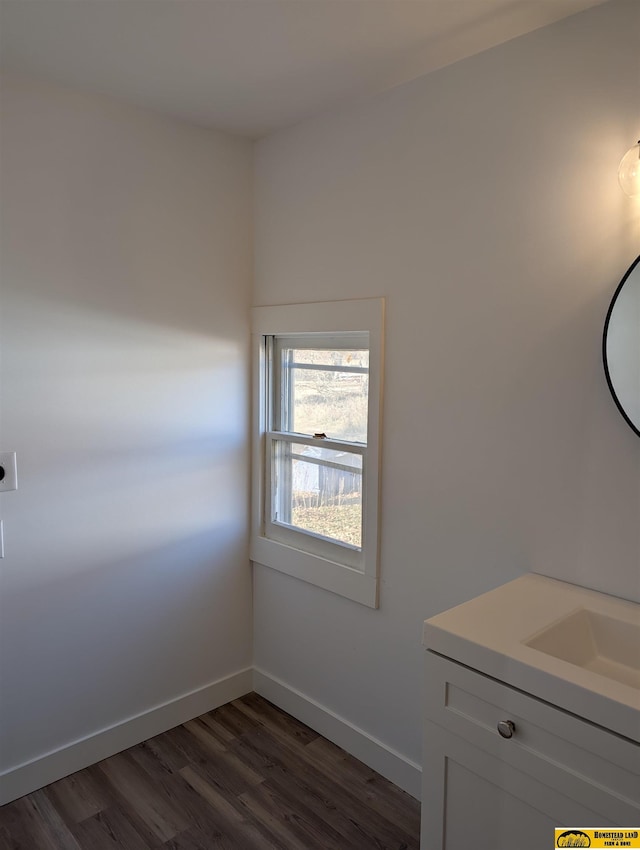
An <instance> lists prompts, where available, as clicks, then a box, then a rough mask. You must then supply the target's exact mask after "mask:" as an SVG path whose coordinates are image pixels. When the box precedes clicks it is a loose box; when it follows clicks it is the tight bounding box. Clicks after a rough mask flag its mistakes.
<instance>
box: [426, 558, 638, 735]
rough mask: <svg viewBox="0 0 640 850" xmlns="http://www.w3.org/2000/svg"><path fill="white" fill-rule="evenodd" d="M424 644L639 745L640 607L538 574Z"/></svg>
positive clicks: (460, 616) (462, 608)
mask: <svg viewBox="0 0 640 850" xmlns="http://www.w3.org/2000/svg"><path fill="white" fill-rule="evenodd" d="M423 642H424V645H425V646H426V647H427V648H428V649H430V650H431V651H432V652H437V653H439V654H440V655H444V656H445V657H447V658H452V659H454V660H455V661H458V662H459V663H461V664H465V665H466V666H467V667H471V668H473V669H474V670H479V671H480V672H481V673H485V674H486V675H487V676H490V677H492V678H493V679H497V680H498V681H508V682H509V684H511V685H512V686H513V687H515V688H519V689H520V690H522V691H524V692H525V693H529V694H532V695H533V696H535V697H538V698H539V699H541V700H544V701H545V702H548V703H550V704H551V705H557V706H559V707H560V708H563V709H564V710H565V711H570V712H571V713H573V714H576V715H578V716H579V717H582V718H584V719H585V720H590V721H591V722H592V723H595V724H597V725H598V726H603V727H604V728H606V729H609V730H611V731H612V732H616V733H618V734H619V735H623V736H624V737H625V738H629V739H631V740H632V741H636V742H638V743H640V604H639V603H638V602H631V601H629V600H624V599H616V598H615V597H613V596H607V595H606V594H604V593H598V592H597V591H595V590H588V589H587V588H584V587H577V586H576V585H573V584H567V583H566V582H562V581H557V580H556V579H551V578H547V577H546V576H541V575H536V574H535V573H533V574H529V575H525V576H521V577H520V578H517V579H514V581H511V582H509V583H508V584H503V585H502V586H501V587H497V588H495V590H490V591H489V592H488V593H484V594H483V595H482V596H477V597H476V598H475V599H471V600H469V602H464V603H463V604H462V605H458V606H457V607H456V608H451V609H449V610H448V611H443V612H442V614H437V615H436V616H435V617H431V618H430V619H429V620H427V621H426V622H425V624H424V633H423Z"/></svg>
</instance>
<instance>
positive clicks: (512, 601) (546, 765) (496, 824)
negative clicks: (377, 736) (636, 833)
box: [420, 574, 640, 850]
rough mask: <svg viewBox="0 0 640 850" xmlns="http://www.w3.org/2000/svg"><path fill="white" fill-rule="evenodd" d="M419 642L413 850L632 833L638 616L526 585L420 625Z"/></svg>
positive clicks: (635, 822) (549, 582) (546, 843)
mask: <svg viewBox="0 0 640 850" xmlns="http://www.w3.org/2000/svg"><path fill="white" fill-rule="evenodd" d="M600 627H602V629H601V633H597V634H596V633H594V634H591V632H590V629H592V628H593V629H598V628H600ZM541 636H543V637H542V638H541ZM423 644H424V647H425V649H426V652H425V668H426V687H425V700H426V704H425V732H424V754H423V791H422V834H421V845H420V846H421V850H467V848H474V850H546V848H552V847H554V845H555V835H554V829H555V828H557V827H564V828H567V829H579V828H580V827H583V828H591V829H593V828H597V827H631V828H634V829H635V828H640V605H638V604H637V603H634V602H629V601H625V600H619V599H614V598H613V597H608V596H606V594H600V593H597V592H595V591H591V590H587V589H585V588H578V587H575V586H573V585H568V584H566V583H565V582H559V581H556V580H554V579H549V578H546V577H544V576H539V575H535V574H530V575H528V576H522V577H521V578H519V579H516V580H515V581H513V582H510V583H509V584H506V585H503V586H502V587H499V588H496V589H495V590H493V591H490V592H489V593H486V594H484V595H483V596H479V597H477V598H475V599H472V600H470V601H469V602H466V603H464V604H463V605H459V606H457V607H456V608H452V609H450V610H448V611H445V612H443V613H442V614H438V615H437V616H435V617H432V618H430V619H429V620H426V621H425V624H424V634H423Z"/></svg>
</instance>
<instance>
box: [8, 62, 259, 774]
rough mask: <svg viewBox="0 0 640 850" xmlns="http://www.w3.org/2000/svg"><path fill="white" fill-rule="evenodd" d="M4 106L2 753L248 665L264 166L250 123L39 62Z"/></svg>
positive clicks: (148, 705)
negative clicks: (259, 176)
mask: <svg viewBox="0 0 640 850" xmlns="http://www.w3.org/2000/svg"><path fill="white" fill-rule="evenodd" d="M2 111H3V120H2V158H1V163H0V164H1V166H2V212H3V218H2V239H3V241H2V370H3V371H2V435H1V448H2V449H3V450H15V451H17V453H18V472H19V485H20V486H19V490H18V491H16V492H13V493H4V494H2V497H1V507H2V512H3V516H4V525H5V547H6V557H5V559H4V560H3V561H0V580H1V585H0V593H1V596H0V604H1V628H2V634H1V652H2V656H1V662H2V687H1V688H0V698H1V699H2V706H1V717H2V722H1V724H0V730H1V736H2V737H1V738H0V753H1V754H2V766H1V767H0V770H2V769H4V770H10V769H11V768H13V767H14V766H16V765H19V764H21V763H23V762H27V761H29V760H31V759H35V758H38V757H39V756H41V755H42V754H44V753H46V752H47V751H49V750H53V749H55V748H58V747H64V746H65V745H67V744H68V743H69V742H71V741H74V740H76V739H79V738H82V737H83V736H86V735H92V734H94V733H95V732H97V731H99V730H102V729H103V728H104V727H108V726H110V725H112V724H116V723H119V722H121V721H123V720H125V719H127V718H129V717H131V716H132V715H135V714H138V713H140V712H147V711H148V710H150V709H152V708H154V707H155V706H158V705H160V704H162V703H165V702H167V701H171V700H175V699H176V698H179V697H181V696H183V695H184V694H186V693H188V692H191V691H194V690H198V689H201V688H203V687H205V686H207V685H209V684H210V683H212V682H215V681H216V680H218V679H221V678H224V677H227V676H230V675H232V674H235V673H236V672H237V671H239V670H242V669H243V668H246V667H247V666H250V665H251V587H250V567H249V564H248V554H247V506H248V496H247V483H248V474H247V461H248V443H247V440H248V436H247V429H248V304H249V286H250V275H251V251H250V204H251V179H252V178H251V171H252V169H251V147H250V145H249V144H248V143H247V142H245V141H237V140H233V139H231V138H228V137H226V136H224V135H222V134H216V133H213V132H207V131H204V130H199V129H195V128H190V127H188V126H186V125H181V124H179V123H176V122H172V121H169V120H165V119H163V118H160V117H157V116H155V115H153V114H151V113H145V112H143V111H140V110H136V109H133V108H129V107H126V106H121V105H118V104H116V103H112V102H110V101H108V100H105V99H102V98H99V97H91V96H86V95H82V94H78V93H72V92H67V91H64V90H61V89H57V88H54V87H49V86H46V85H42V84H38V83H35V82H29V81H27V80H17V79H14V80H12V81H11V80H10V81H7V82H6V84H5V86H4V89H3V93H2ZM247 681H250V680H249V679H247ZM209 707H211V706H209ZM183 719H184V718H183ZM175 722H178V721H176V720H175V719H174V721H173V723H169V725H174V723H175ZM143 726H144V724H143ZM140 737H144V728H142V731H141V732H140Z"/></svg>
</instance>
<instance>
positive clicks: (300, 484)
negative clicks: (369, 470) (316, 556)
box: [272, 440, 362, 548]
mask: <svg viewBox="0 0 640 850" xmlns="http://www.w3.org/2000/svg"><path fill="white" fill-rule="evenodd" d="M274 445H275V452H274V459H273V463H274V473H275V475H274V478H275V494H274V496H275V498H274V499H273V511H272V513H273V516H272V520H274V521H276V522H280V523H284V524H286V525H290V526H293V527H295V528H299V529H302V530H304V531H310V532H313V533H314V534H320V535H321V536H323V537H328V538H330V539H331V540H336V541H338V542H340V543H348V544H350V545H351V546H356V547H358V548H361V546H362V455H358V454H353V453H352V452H340V451H334V450H332V449H324V448H322V446H306V445H301V444H298V443H289V442H286V441H284V440H283V441H276V442H275V444H274Z"/></svg>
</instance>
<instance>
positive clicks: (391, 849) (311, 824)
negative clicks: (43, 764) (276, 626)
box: [0, 694, 420, 850]
mask: <svg viewBox="0 0 640 850" xmlns="http://www.w3.org/2000/svg"><path fill="white" fill-rule="evenodd" d="M419 821H420V804H419V803H418V802H417V801H416V800H414V799H413V798H412V797H410V796H409V795H408V794H406V793H405V792H404V791H401V790H400V789H399V788H397V787H396V786H394V785H392V784H391V783H390V782H388V781H387V780H386V779H383V778H382V777H381V776H380V775H379V774H377V773H375V772H374V771H373V770H371V769H370V768H368V767H366V766H365V765H364V764H362V762H359V761H357V760H356V759H354V758H352V757H351V756H350V755H348V754H347V753H345V752H344V750H341V749H340V748H339V747H336V746H335V745H334V744H332V743H330V742H329V741H327V740H326V738H323V737H321V736H320V735H318V734H317V733H315V732H314V731H312V730H311V729H309V728H308V727H307V726H304V725H303V724H302V723H299V722H298V721H297V720H294V719H293V718H292V717H290V716H289V715H288V714H285V713H284V712H282V711H280V709H278V708H276V707H275V706H274V705H272V704H271V703H269V702H267V701H266V700H265V699H263V698H262V697H260V696H258V695H257V694H248V695H247V696H244V697H242V698H241V699H238V700H235V701H234V702H232V703H229V704H227V705H224V706H222V707H221V708H218V709H216V710H215V711H211V712H209V714H204V715H202V717H198V718H197V719H195V720H191V721H190V722H189V723H185V724H184V725H183V726H178V727H176V728H175V729H171V730H170V731H169V732H165V733H164V734H163V735H158V737H156V738H152V739H150V740H149V741H145V742H144V743H142V744H139V745H138V746H136V747H132V748H131V749H129V750H126V751H124V752H122V753H118V755H115V756H112V757H111V758H108V759H105V760H104V761H102V762H99V763H98V764H95V765H93V766H91V767H88V768H87V769H86V770H81V771H79V772H78V773H75V774H73V775H72V776H68V777H67V778H66V779H61V780H60V781H58V782H54V783H53V784H52V785H48V786H47V787H46V788H43V789H41V790H40V791H35V792H34V793H33V794H29V795H28V796H26V797H22V798H21V799H20V800H16V801H15V802H13V803H9V804H8V805H6V806H3V807H2V808H0V847H1V848H2V850H157V848H166V850H271V849H272V848H277V850H385V848H386V850H418V847H419V837H418V836H419Z"/></svg>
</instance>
